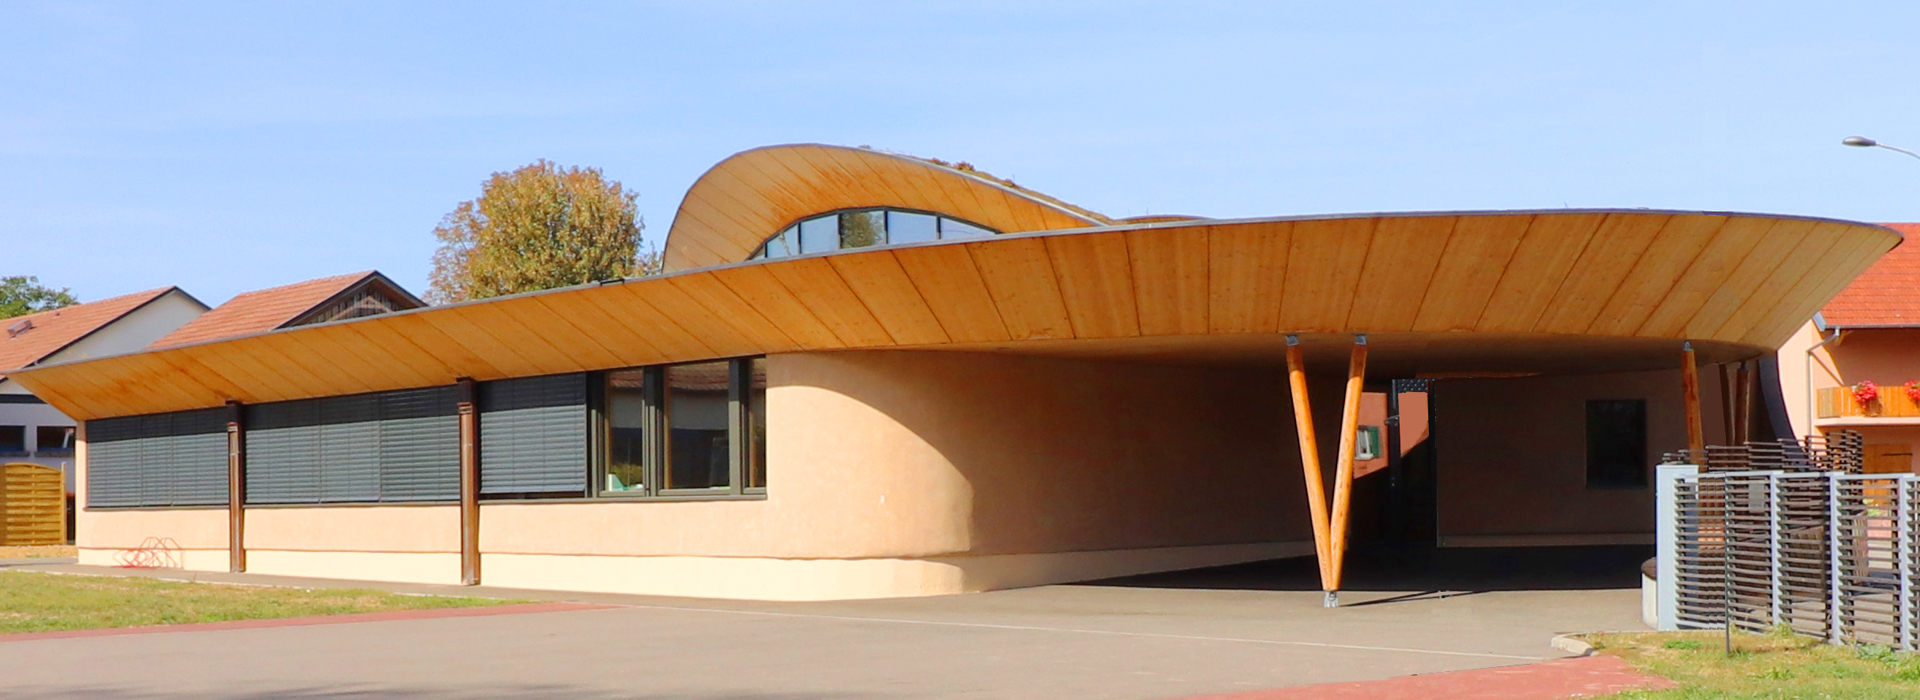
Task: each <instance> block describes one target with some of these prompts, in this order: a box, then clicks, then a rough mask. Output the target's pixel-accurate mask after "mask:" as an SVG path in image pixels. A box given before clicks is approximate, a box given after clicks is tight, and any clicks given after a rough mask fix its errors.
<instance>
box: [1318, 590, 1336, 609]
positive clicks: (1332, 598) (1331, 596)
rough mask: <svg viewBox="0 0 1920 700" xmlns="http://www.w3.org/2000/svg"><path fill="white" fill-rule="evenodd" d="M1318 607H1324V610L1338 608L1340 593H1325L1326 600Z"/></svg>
mask: <svg viewBox="0 0 1920 700" xmlns="http://www.w3.org/2000/svg"><path fill="white" fill-rule="evenodd" d="M1320 605H1321V607H1326V608H1337V607H1340V592H1339V591H1327V599H1326V600H1325V601H1322V602H1321V604H1320Z"/></svg>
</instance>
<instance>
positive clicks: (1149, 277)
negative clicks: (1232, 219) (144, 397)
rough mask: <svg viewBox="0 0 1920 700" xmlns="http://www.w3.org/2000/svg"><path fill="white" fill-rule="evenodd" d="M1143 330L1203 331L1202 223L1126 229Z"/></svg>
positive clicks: (1169, 332) (1155, 332) (1205, 261)
mask: <svg viewBox="0 0 1920 700" xmlns="http://www.w3.org/2000/svg"><path fill="white" fill-rule="evenodd" d="M1127 254H1128V255H1129V256H1130V257H1131V259H1130V260H1129V267H1130V268H1131V269H1132V270H1133V294H1134V308H1135V309H1136V315H1138V316H1139V320H1140V333H1141V334H1142V335H1202V334H1205V333H1206V332H1207V277H1208V270H1207V265H1208V257H1207V255H1208V253H1207V227H1205V226H1186V227H1182V228H1178V229H1169V230H1164V231H1163V230H1155V229H1146V230H1136V231H1128V232H1127Z"/></svg>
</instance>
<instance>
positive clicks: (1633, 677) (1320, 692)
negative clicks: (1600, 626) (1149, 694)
mask: <svg viewBox="0 0 1920 700" xmlns="http://www.w3.org/2000/svg"><path fill="white" fill-rule="evenodd" d="M1677 685H1678V684H1676V683H1674V682H1673V681H1669V680H1666V679H1664V678H1655V677H1652V676H1646V675H1642V674H1640V673H1638V672H1636V671H1634V670H1633V668H1632V667H1631V666H1628V665H1627V662H1625V661H1622V660H1620V659H1618V658H1616V657H1612V656H1589V657H1585V658H1579V659H1560V660H1558V661H1547V662H1543V663H1537V664H1525V665H1520V666H1502V667H1499V668H1482V669H1476V670H1472V671H1451V672H1448V673H1429V674H1423V675H1418V676H1401V677H1399V678H1389V679H1386V680H1383V681H1363V682H1358V683H1326V684H1322V685H1303V686H1298V687H1293V688H1275V689H1273V690H1256V691H1252V692H1247V693H1228V694H1225V695H1204V696H1200V697H1196V698H1188V699H1187V700H1560V699H1561V698H1586V697H1593V696H1596V695H1607V694H1610V693H1619V692H1624V691H1628V690H1639V689H1648V690H1660V689H1665V688H1673V687H1676V686H1677Z"/></svg>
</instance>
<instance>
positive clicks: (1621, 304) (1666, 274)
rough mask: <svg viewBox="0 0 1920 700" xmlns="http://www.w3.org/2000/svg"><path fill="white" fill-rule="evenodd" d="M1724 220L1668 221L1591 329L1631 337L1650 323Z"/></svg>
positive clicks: (1687, 218) (1693, 218)
mask: <svg viewBox="0 0 1920 700" xmlns="http://www.w3.org/2000/svg"><path fill="white" fill-rule="evenodd" d="M1726 224H1727V217H1724V216H1675V217H1672V218H1669V219H1667V223H1666V225H1665V226H1662V227H1661V228H1660V232H1659V233H1656V234H1654V238H1653V241H1652V242H1651V243H1650V244H1648V246H1647V250H1646V252H1644V253H1641V254H1640V256H1639V257H1638V258H1637V259H1635V260H1634V261H1633V267H1632V269H1630V270H1628V271H1627V275H1626V277H1625V278H1622V279H1621V281H1620V286H1619V287H1618V288H1616V289H1614V292H1613V295H1612V296H1610V297H1608V298H1607V302H1606V305H1605V306H1602V307H1600V315H1599V317H1597V318H1596V319H1595V320H1594V322H1593V323H1592V324H1591V325H1589V326H1587V329H1586V332H1587V333H1590V334H1595V335H1631V334H1633V332H1634V331H1636V330H1638V329H1639V328H1640V325H1641V324H1643V323H1646V321H1647V317H1649V316H1652V315H1653V310H1654V308H1655V307H1657V306H1658V305H1659V304H1660V303H1661V302H1662V301H1664V300H1665V299H1666V298H1667V295H1668V293H1670V292H1672V291H1673V288H1674V286H1675V285H1677V284H1678V283H1679V282H1680V281H1681V279H1682V277H1681V273H1683V272H1685V271H1686V270H1687V268H1688V267H1690V266H1692V265H1693V264H1694V263H1695V262H1697V261H1698V260H1699V258H1700V252H1701V251H1703V250H1706V247H1707V244H1708V243H1710V242H1712V241H1713V239H1714V238H1715V237H1716V236H1717V235H1718V234H1719V233H1720V230H1721V228H1722V227H1724V226H1726Z"/></svg>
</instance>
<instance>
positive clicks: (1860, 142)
mask: <svg viewBox="0 0 1920 700" xmlns="http://www.w3.org/2000/svg"><path fill="white" fill-rule="evenodd" d="M1840 143H1842V144H1845V145H1848V146H1858V147H1860V148H1873V147H1876V146H1877V147H1879V148H1884V149H1887V150H1889V151H1899V152H1901V153H1905V154H1907V155H1910V156H1913V157H1915V158H1920V153H1914V152H1913V151H1909V150H1907V149H1904V148H1900V147H1898V146H1889V145H1886V144H1884V143H1880V142H1879V141H1875V140H1873V139H1870V138H1867V137H1865V136H1848V137H1846V138H1844V139H1841V140H1840Z"/></svg>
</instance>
